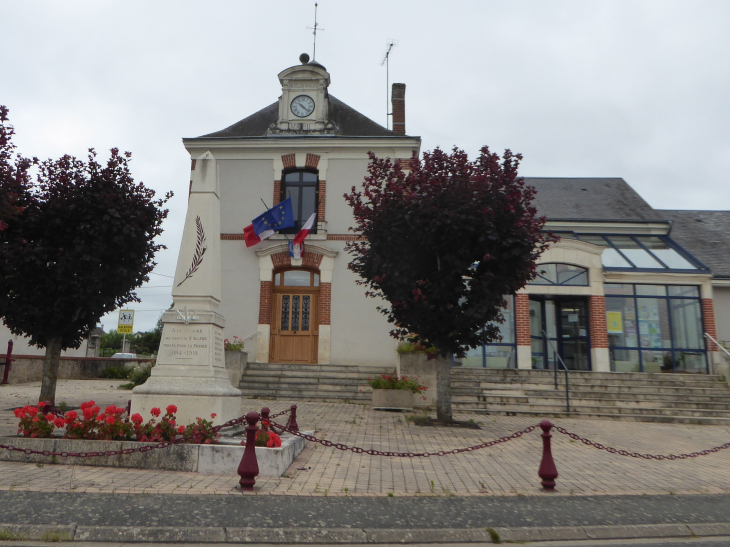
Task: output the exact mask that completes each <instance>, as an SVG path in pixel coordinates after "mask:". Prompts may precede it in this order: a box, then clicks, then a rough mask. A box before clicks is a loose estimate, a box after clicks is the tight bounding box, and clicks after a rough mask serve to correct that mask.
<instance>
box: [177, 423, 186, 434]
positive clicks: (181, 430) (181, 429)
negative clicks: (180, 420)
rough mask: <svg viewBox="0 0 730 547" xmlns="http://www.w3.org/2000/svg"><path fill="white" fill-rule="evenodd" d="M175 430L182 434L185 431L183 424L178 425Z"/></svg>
mask: <svg viewBox="0 0 730 547" xmlns="http://www.w3.org/2000/svg"><path fill="white" fill-rule="evenodd" d="M177 432H178V433H180V435H182V434H183V433H185V426H184V425H181V426H180V427H178V428H177Z"/></svg>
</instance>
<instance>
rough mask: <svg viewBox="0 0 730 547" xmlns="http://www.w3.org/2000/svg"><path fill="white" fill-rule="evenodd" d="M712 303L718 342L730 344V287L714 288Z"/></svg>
mask: <svg viewBox="0 0 730 547" xmlns="http://www.w3.org/2000/svg"><path fill="white" fill-rule="evenodd" d="M712 301H713V304H714V307H715V325H716V327H717V341H718V342H721V343H723V344H726V343H728V342H730V287H713V288H712Z"/></svg>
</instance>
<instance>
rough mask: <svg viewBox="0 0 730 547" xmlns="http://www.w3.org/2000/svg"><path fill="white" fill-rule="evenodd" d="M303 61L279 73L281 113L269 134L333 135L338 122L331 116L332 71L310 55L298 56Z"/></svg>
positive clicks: (272, 124) (271, 126)
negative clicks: (330, 117)
mask: <svg viewBox="0 0 730 547" xmlns="http://www.w3.org/2000/svg"><path fill="white" fill-rule="evenodd" d="M299 60H300V61H301V63H302V64H301V65H297V66H293V67H290V68H287V69H286V70H284V71H282V72H280V73H279V81H280V82H281V97H279V117H278V119H277V120H276V121H274V122H272V123H271V125H270V126H269V129H268V131H267V134H268V135H287V134H289V135H334V133H335V130H336V129H337V126H336V124H335V123H334V122H333V121H332V120H330V119H329V117H328V114H329V95H328V93H327V87H328V86H329V85H330V75H329V72H327V69H326V68H325V67H323V66H322V65H320V64H319V63H318V62H316V61H311V62H310V61H309V55H307V54H306V53H303V54H302V55H300V56H299Z"/></svg>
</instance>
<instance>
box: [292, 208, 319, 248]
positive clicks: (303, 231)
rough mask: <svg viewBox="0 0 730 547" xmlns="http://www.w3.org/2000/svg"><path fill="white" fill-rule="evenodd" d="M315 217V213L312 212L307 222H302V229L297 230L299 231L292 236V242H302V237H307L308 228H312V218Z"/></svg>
mask: <svg viewBox="0 0 730 547" xmlns="http://www.w3.org/2000/svg"><path fill="white" fill-rule="evenodd" d="M316 217H317V213H312V216H310V217H309V218H308V219H307V222H305V223H304V226H302V229H301V230H299V233H298V234H297V236H296V237H295V238H294V241H292V243H294V244H297V243H304V238H305V237H307V235H308V234H309V230H311V229H312V226H314V219H315V218H316Z"/></svg>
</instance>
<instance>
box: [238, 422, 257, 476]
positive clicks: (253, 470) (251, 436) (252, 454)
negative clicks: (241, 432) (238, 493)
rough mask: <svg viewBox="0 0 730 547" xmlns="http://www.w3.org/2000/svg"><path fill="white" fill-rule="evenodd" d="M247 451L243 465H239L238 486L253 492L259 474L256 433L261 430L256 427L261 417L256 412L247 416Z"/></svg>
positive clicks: (242, 460) (244, 452)
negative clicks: (239, 478)
mask: <svg viewBox="0 0 730 547" xmlns="http://www.w3.org/2000/svg"><path fill="white" fill-rule="evenodd" d="M246 421H247V422H248V426H246V449H245V450H244V451H243V457H242V458H241V463H240V464H239V465H238V474H239V476H240V477H241V480H240V481H238V484H240V485H241V490H253V485H254V484H256V476H257V475H258V474H259V462H258V461H257V460H256V432H257V431H258V430H259V428H258V427H256V422H258V421H259V415H258V413H257V412H255V411H253V410H252V411H251V412H249V413H248V414H246Z"/></svg>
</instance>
